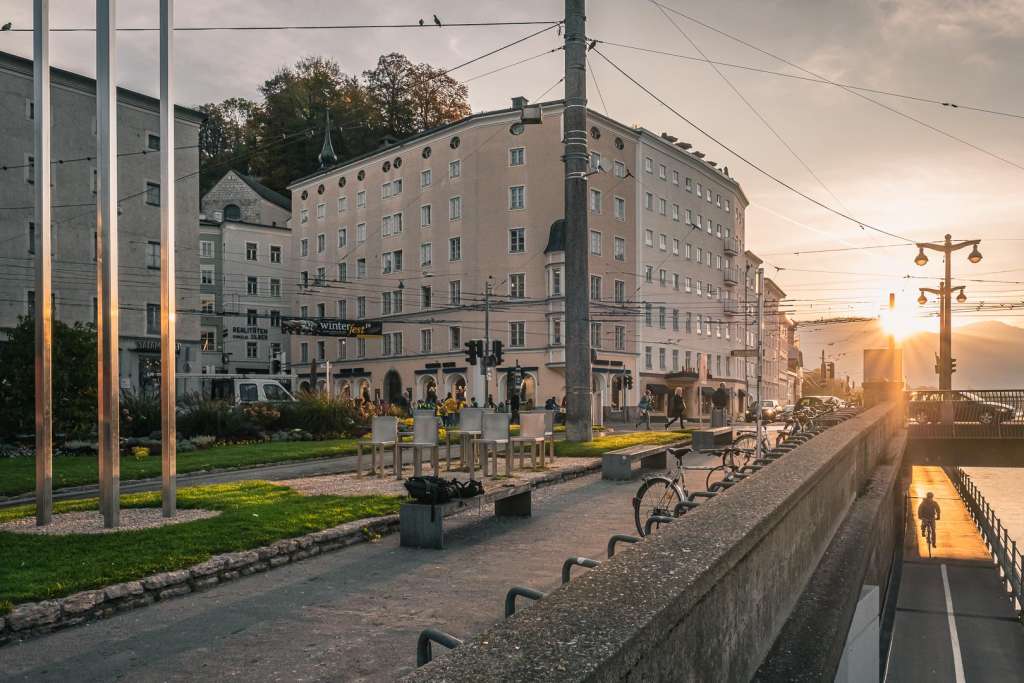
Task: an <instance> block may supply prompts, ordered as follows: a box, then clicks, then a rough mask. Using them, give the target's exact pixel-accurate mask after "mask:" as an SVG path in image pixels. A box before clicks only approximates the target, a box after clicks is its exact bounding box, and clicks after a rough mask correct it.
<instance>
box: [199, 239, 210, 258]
mask: <svg viewBox="0 0 1024 683" xmlns="http://www.w3.org/2000/svg"><path fill="white" fill-rule="evenodd" d="M199 257H200V258H213V242H212V241H211V240H199Z"/></svg>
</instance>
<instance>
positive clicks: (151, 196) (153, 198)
mask: <svg viewBox="0 0 1024 683" xmlns="http://www.w3.org/2000/svg"><path fill="white" fill-rule="evenodd" d="M146 203H147V204H149V205H150V206H160V183H146Z"/></svg>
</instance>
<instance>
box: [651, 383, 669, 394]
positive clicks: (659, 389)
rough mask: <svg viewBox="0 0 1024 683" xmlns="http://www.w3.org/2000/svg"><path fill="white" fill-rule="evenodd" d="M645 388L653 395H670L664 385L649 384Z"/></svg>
mask: <svg viewBox="0 0 1024 683" xmlns="http://www.w3.org/2000/svg"><path fill="white" fill-rule="evenodd" d="M645 388H646V389H647V390H649V391H650V392H651V393H653V394H667V393H668V387H667V386H665V385H664V384H648V385H647V386H646V387H645Z"/></svg>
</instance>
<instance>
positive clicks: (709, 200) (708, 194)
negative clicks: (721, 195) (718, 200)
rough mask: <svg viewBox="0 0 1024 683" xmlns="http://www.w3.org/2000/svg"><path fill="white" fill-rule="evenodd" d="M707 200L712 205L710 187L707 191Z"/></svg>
mask: <svg viewBox="0 0 1024 683" xmlns="http://www.w3.org/2000/svg"><path fill="white" fill-rule="evenodd" d="M706 198H707V200H708V204H710V203H711V188H710V187H709V188H708V190H707V195H706Z"/></svg>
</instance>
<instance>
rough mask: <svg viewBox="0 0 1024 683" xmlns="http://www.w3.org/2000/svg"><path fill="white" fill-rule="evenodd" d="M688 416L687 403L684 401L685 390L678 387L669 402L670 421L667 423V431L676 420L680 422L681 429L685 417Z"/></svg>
mask: <svg viewBox="0 0 1024 683" xmlns="http://www.w3.org/2000/svg"><path fill="white" fill-rule="evenodd" d="M685 415H686V401H685V400H684V399H683V388H682V387H676V390H675V391H674V392H672V397H671V398H670V399H669V402H668V416H669V419H668V421H667V422H665V429H666V430H667V429H668V428H669V425H671V424H672V423H673V422H675V421H676V420H678V421H679V427H680V428H682V426H683V417H684V416H685Z"/></svg>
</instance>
